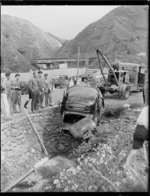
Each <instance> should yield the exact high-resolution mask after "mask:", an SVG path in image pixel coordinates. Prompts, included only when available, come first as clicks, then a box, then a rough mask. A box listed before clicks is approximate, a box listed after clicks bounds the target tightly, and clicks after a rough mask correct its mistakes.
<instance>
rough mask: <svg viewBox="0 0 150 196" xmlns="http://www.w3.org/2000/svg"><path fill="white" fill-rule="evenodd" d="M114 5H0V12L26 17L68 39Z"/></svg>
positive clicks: (54, 33)
mask: <svg viewBox="0 0 150 196" xmlns="http://www.w3.org/2000/svg"><path fill="white" fill-rule="evenodd" d="M116 7H118V6H98V5H96V6H67V5H63V6H52V5H50V6H48V5H46V6H45V5H42V6H1V14H8V15H11V16H16V17H19V18H23V19H26V20H28V21H31V22H32V23H33V24H34V25H36V26H37V27H39V28H41V29H42V30H43V31H45V32H49V33H52V34H53V35H55V36H57V37H59V38H62V39H67V40H70V39H73V38H74V37H75V36H76V35H77V34H78V33H79V32H81V31H82V30H83V29H84V28H85V27H86V26H88V25H89V24H91V23H93V22H95V21H97V20H99V19H100V18H102V17H103V16H104V15H106V14H107V13H109V12H110V11H111V10H113V9H114V8H116Z"/></svg>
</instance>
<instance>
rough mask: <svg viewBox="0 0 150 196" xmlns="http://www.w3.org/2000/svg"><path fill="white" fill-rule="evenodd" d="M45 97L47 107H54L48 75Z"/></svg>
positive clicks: (46, 75) (45, 84) (45, 80)
mask: <svg viewBox="0 0 150 196" xmlns="http://www.w3.org/2000/svg"><path fill="white" fill-rule="evenodd" d="M44 95H45V106H46V107H48V106H52V88H51V83H50V80H48V74H44Z"/></svg>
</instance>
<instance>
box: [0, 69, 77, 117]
mask: <svg viewBox="0 0 150 196" xmlns="http://www.w3.org/2000/svg"><path fill="white" fill-rule="evenodd" d="M20 77H21V76H20V74H19V73H17V74H16V75H15V79H14V80H12V79H11V73H10V72H6V73H5V78H3V77H2V78H1V93H4V94H6V96H7V100H8V104H9V109H10V114H13V113H18V112H21V99H22V96H21V95H22V85H21V82H22V81H20ZM54 83H55V80H54V79H51V80H50V79H49V76H48V74H47V73H45V74H44V75H43V72H42V71H41V70H39V71H34V72H33V76H32V78H31V79H30V80H29V81H28V84H27V93H28V94H29V100H31V111H32V112H33V113H34V112H36V111H37V110H38V109H40V108H44V107H48V106H52V91H53V88H54ZM76 84H77V77H76V76H73V77H70V78H68V84H67V87H71V86H73V85H76ZM29 100H28V101H29ZM17 106H18V107H19V111H17Z"/></svg>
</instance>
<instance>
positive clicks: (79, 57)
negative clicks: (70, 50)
mask: <svg viewBox="0 0 150 196" xmlns="http://www.w3.org/2000/svg"><path fill="white" fill-rule="evenodd" d="M79 59H80V47H78V68H77V79H78V75H79V62H80V60H79Z"/></svg>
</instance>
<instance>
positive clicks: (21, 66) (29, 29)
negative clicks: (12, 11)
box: [1, 15, 62, 72]
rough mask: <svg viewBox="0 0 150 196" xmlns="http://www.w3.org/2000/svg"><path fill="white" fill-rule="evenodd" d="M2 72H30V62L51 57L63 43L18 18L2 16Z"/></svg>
mask: <svg viewBox="0 0 150 196" xmlns="http://www.w3.org/2000/svg"><path fill="white" fill-rule="evenodd" d="M1 43H2V50H1V57H2V59H1V66H2V67H1V70H2V71H6V70H10V71H13V72H16V71H19V72H22V71H29V69H30V68H32V66H31V64H30V61H31V60H32V59H34V58H39V57H50V56H51V55H52V54H53V52H54V51H56V50H57V49H58V48H59V47H61V46H62V41H60V39H59V38H56V37H55V36H53V35H51V34H49V33H45V32H43V31H42V30H41V29H39V28H38V27H36V26H35V25H33V24H32V23H31V22H29V21H26V20H24V19H20V18H17V17H13V16H9V15H2V16H1Z"/></svg>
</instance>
